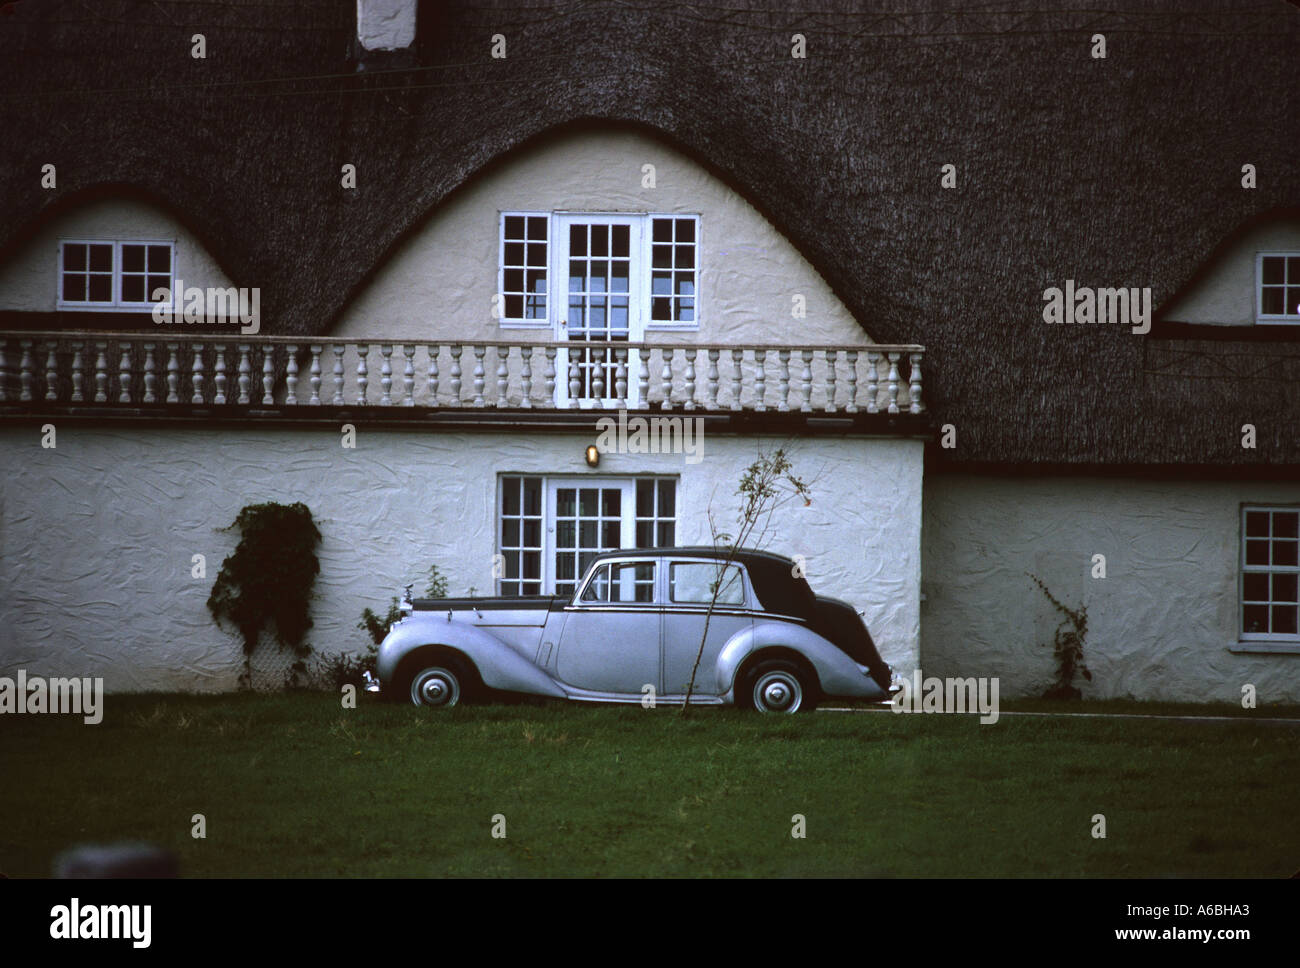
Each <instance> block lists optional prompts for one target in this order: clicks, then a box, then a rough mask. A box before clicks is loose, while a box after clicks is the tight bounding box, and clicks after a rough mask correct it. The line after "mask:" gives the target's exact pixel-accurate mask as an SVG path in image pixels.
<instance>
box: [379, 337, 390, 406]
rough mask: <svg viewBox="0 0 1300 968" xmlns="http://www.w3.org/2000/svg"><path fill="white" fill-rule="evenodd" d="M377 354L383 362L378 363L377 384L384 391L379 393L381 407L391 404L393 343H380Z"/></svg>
mask: <svg viewBox="0 0 1300 968" xmlns="http://www.w3.org/2000/svg"><path fill="white" fill-rule="evenodd" d="M379 355H380V356H381V357H383V362H382V363H380V365H379V386H380V388H381V389H382V390H383V391H384V392H383V393H381V394H380V395H379V405H380V406H381V407H391V406H392V405H393V344H392V343H380V344H379Z"/></svg>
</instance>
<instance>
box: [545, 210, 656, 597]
mask: <svg viewBox="0 0 1300 968" xmlns="http://www.w3.org/2000/svg"><path fill="white" fill-rule="evenodd" d="M644 224H645V219H644V218H639V217H636V216H629V215H592V214H590V213H583V214H574V215H557V216H556V229H557V231H556V233H555V234H556V237H557V238H556V245H555V261H556V265H555V266H554V269H553V272H552V276H551V278H553V279H556V280H563V285H564V291H563V293H557V294H556V295H557V296H560V298H559V299H556V300H554V301H553V305H554V306H555V311H556V312H557V313H558V318H557V319H556V338H557V339H558V340H559V341H560V342H563V343H568V344H583V343H592V342H600V343H628V342H633V343H635V342H640V340H641V339H642V337H643V336H644V327H645V324H644V320H643V319H642V307H641V299H640V288H641V286H640V280H641V278H642V277H643V274H644V267H643V266H642V265H641V261H642V253H643V250H644V240H643V238H642V233H643V231H644ZM624 356H625V367H624V372H623V379H624V381H625V382H626V384H627V385H626V387H625V389H624V397H625V398H626V399H627V400H628V401H629V403H630V404H632V405H635V403H636V393H637V386H636V379H635V374H636V373H637V372H638V366H639V361H638V360H637V359H636V358H635V357H636V354H635V353H633V352H632V351H630V350H629V351H626V352H625V353H624ZM559 359H560V362H561V364H562V366H561V368H560V370H559V373H558V377H557V380H556V383H557V387H556V391H557V396H558V398H559V402H560V405H561V406H567V405H568V404H569V403H570V402H571V400H573V398H574V394H573V392H572V388H571V386H570V380H571V379H572V378H573V374H572V372H571V364H572V363H576V364H577V367H578V387H577V389H578V392H577V394H576V398H577V402H578V405H579V406H580V407H597V406H603V407H613V406H615V405H616V401H617V398H618V389H617V386H616V381H617V379H618V362H619V361H618V360H617V359H616V353H615V349H614V348H611V347H602V348H600V349H583V348H580V345H574V346H573V347H572V348H567V347H566V348H564V349H562V350H561V351H560V353H559ZM557 577H558V576H557Z"/></svg>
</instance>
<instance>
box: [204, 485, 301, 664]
mask: <svg viewBox="0 0 1300 968" xmlns="http://www.w3.org/2000/svg"><path fill="white" fill-rule="evenodd" d="M223 530H226V531H232V530H234V531H238V532H239V536H240V537H239V544H238V545H237V546H236V547H235V550H234V552H232V553H231V554H230V555H229V556H228V557H227V558H226V560H225V561H223V562H222V563H221V572H220V574H218V575H217V580H216V581H215V582H213V585H212V593H211V594H210V595H209V596H208V611H210V612H211V613H212V617H213V619H214V620H215V621H216V623H217V625H218V626H220V625H221V624H222V623H223V622H227V623H229V624H230V625H232V626H234V628H235V629H236V630H238V632H239V634H240V636H241V637H242V638H243V643H244V673H243V675H242V676H241V684H242V685H244V686H249V685H251V678H252V666H251V660H252V654H253V651H254V650H255V649H256V648H257V643H258V641H259V640H260V638H261V636H262V632H263V630H265V629H267V628H268V626H269V627H270V628H271V630H272V631H273V633H274V636H275V640H276V642H278V643H279V644H280V646H281V647H283V648H285V649H288V650H289V651H290V652H292V653H293V655H294V657H295V662H294V663H293V665H292V667H291V669H290V675H289V684H296V683H297V681H298V677H299V676H301V675H302V674H303V673H304V672H305V671H306V663H305V660H306V658H307V656H308V655H310V654H311V651H312V649H311V645H309V644H308V643H307V642H306V635H307V630H308V629H310V628H311V625H312V621H311V617H310V615H309V613H308V612H309V609H308V606H309V603H310V601H311V591H312V586H313V584H314V583H315V581H316V576H317V575H318V574H319V573H320V562H319V561H317V559H316V546H317V545H318V544H319V543H320V531H318V530H317V529H316V524H315V522H314V521H313V520H312V517H311V511H310V510H309V509H308V507H307V505H305V504H301V503H298V504H288V505H285V504H275V503H270V502H268V503H266V504H250V505H248V506H246V507H244V508H242V509H241V510H240V512H239V514H238V516H237V517H236V518H235V521H234V523H233V524H231V525H230V527H229V528H225V529H223Z"/></svg>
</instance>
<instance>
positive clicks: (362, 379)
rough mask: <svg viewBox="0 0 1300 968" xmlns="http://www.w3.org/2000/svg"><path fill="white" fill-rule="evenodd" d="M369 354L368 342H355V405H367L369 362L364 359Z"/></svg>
mask: <svg viewBox="0 0 1300 968" xmlns="http://www.w3.org/2000/svg"><path fill="white" fill-rule="evenodd" d="M369 355H370V344H369V343H358V344H357V360H358V361H359V362H358V363H357V401H356V402H357V406H359V407H365V406H369V401H368V400H366V387H368V386H370V362H369V361H368V360H367V359H366V357H368V356H369Z"/></svg>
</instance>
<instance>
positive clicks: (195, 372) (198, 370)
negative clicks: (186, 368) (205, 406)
mask: <svg viewBox="0 0 1300 968" xmlns="http://www.w3.org/2000/svg"><path fill="white" fill-rule="evenodd" d="M202 402H203V344H202V343H195V344H194V363H193V365H192V366H191V367H190V403H202Z"/></svg>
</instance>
